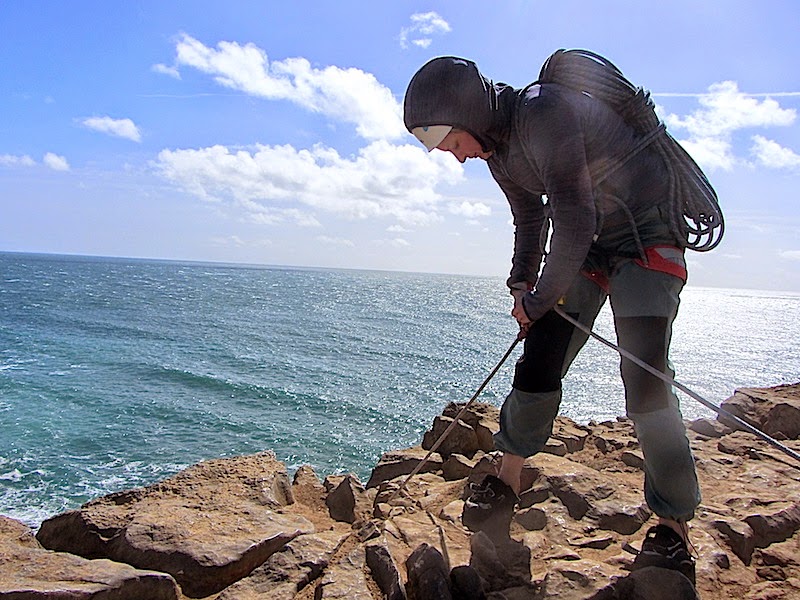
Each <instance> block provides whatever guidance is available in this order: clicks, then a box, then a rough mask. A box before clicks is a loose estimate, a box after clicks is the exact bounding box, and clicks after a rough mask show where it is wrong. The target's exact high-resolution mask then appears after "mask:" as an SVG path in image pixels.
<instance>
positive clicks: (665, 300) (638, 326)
mask: <svg viewBox="0 0 800 600" xmlns="http://www.w3.org/2000/svg"><path fill="white" fill-rule="evenodd" d="M682 288H683V280H682V279H680V278H678V277H675V276H673V275H669V274H667V273H663V272H659V271H654V270H652V269H647V268H644V267H642V266H640V265H639V264H637V263H636V262H635V261H633V260H623V261H620V262H619V263H618V264H616V265H615V267H614V269H613V271H612V273H611V275H610V277H609V278H608V287H607V290H606V289H604V288H602V287H600V286H599V285H597V284H596V283H594V282H593V281H591V280H590V279H589V278H587V277H585V276H584V275H582V274H579V275H578V276H577V277H576V279H575V281H574V282H573V284H572V286H571V287H570V289H569V291H568V292H567V294H566V296H565V298H564V303H563V305H562V308H563V310H564V311H565V312H567V313H568V314H570V315H571V316H573V317H574V318H575V319H577V320H578V321H580V322H581V323H583V324H585V325H587V326H590V327H591V326H592V325H593V324H594V321H595V319H596V317H597V314H598V313H599V312H600V309H601V308H602V306H603V304H604V303H605V300H606V298H607V297H608V298H610V300H611V308H612V311H613V313H614V326H615V329H616V331H617V342H618V344H619V345H620V346H621V347H622V348H624V349H626V350H628V351H629V352H631V353H632V354H633V355H635V356H637V357H638V358H640V359H641V360H643V361H645V362H646V363H648V364H650V365H652V366H653V367H655V368H657V369H659V370H661V371H662V372H664V373H666V374H667V375H670V376H673V375H674V371H673V370H672V368H671V365H670V363H669V344H670V339H671V336H672V323H673V321H674V320H675V316H676V315H677V312H678V304H679V294H680V291H681V289H682ZM587 339H588V334H586V333H584V332H582V331H581V330H579V329H576V328H575V327H573V326H572V325H570V324H569V323H568V322H567V321H566V320H564V319H563V318H561V317H560V316H559V315H557V314H556V313H555V312H554V311H550V312H549V313H547V314H546V315H545V316H544V317H542V318H541V319H540V320H538V321H536V322H535V323H534V324H533V325H532V326H531V329H530V331H529V332H528V336H527V337H526V339H525V350H524V352H523V354H522V356H521V357H520V359H519V360H518V361H517V364H516V367H515V373H514V383H513V389H512V391H511V393H510V394H509V396H508V397H507V398H506V400H505V402H504V403H503V407H502V409H501V412H500V431H499V432H498V433H497V434H496V435H495V439H494V441H495V447H496V448H497V449H499V450H501V451H503V452H508V453H510V454H516V455H518V456H533V455H534V454H536V453H537V452H539V451H541V449H542V448H544V445H545V443H546V442H547V438H548V437H549V436H550V435H551V433H552V428H553V420H554V419H555V417H556V415H557V414H558V408H559V405H560V403H561V380H562V378H563V377H564V376H565V375H566V373H567V370H568V369H569V367H570V365H571V364H572V361H573V360H574V359H575V356H576V355H577V354H578V352H579V351H580V349H581V348H582V347H583V345H584V344H585V343H586V340H587ZM620 372H621V375H622V380H623V383H624V385H625V407H626V412H627V414H628V416H629V417H630V418H631V420H632V421H633V425H634V428H635V430H636V434H637V437H638V438H639V444H640V446H641V449H642V454H643V455H644V473H645V483H644V491H645V499H646V501H647V504H648V506H649V507H650V509H651V510H652V511H653V512H654V513H656V514H657V515H658V516H660V517H664V518H669V519H673V520H676V521H688V520H690V519H691V518H692V517H693V516H694V510H695V508H697V506H698V504H699V503H700V490H699V486H698V483H697V474H696V472H695V467H694V459H693V457H692V453H691V449H690V448H689V441H688V439H687V437H686V429H685V427H684V424H683V418H682V416H681V413H680V408H679V405H678V398H677V397H676V395H675V392H674V390H673V389H672V386H670V385H668V384H666V383H664V382H663V381H662V380H660V379H659V378H657V377H655V376H653V375H651V374H649V373H648V372H647V371H645V370H644V369H642V368H641V367H638V366H636V365H635V364H633V363H632V362H631V361H629V360H627V359H622V360H621V363H620Z"/></svg>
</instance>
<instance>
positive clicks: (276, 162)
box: [156, 141, 463, 224]
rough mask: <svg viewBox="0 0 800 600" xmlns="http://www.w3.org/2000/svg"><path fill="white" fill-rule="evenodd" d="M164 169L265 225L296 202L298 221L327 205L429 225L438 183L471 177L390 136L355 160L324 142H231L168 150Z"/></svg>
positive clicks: (355, 215)
mask: <svg viewBox="0 0 800 600" xmlns="http://www.w3.org/2000/svg"><path fill="white" fill-rule="evenodd" d="M156 167H157V168H158V169H159V170H160V171H161V173H162V175H163V176H165V177H166V178H167V179H170V180H171V181H173V182H175V183H176V184H178V185H180V186H181V187H183V188H184V189H186V190H187V191H189V192H191V193H193V194H195V195H197V196H199V197H202V198H205V199H207V200H216V201H225V202H231V203H233V204H235V205H237V206H238V207H240V208H241V209H243V210H244V211H245V213H246V214H247V215H248V217H249V218H251V219H252V220H257V221H259V222H263V223H274V222H278V221H279V220H281V219H283V218H285V217H286V213H281V212H280V210H281V209H282V210H286V209H287V208H289V209H295V210H298V211H300V212H299V213H295V219H296V220H297V219H298V218H300V217H299V215H300V214H303V215H306V214H307V213H308V212H309V211H312V212H313V211H324V212H327V213H332V214H336V215H338V216H341V217H344V218H349V219H365V218H373V217H378V218H388V219H394V220H396V221H398V222H400V223H405V224H427V223H430V222H433V221H436V220H439V219H440V216H439V212H438V211H439V206H438V205H439V203H440V202H441V196H440V195H439V194H438V193H437V192H436V191H435V187H436V185H437V184H438V183H439V182H446V183H449V184H452V183H457V182H458V181H460V180H461V178H462V177H463V170H462V168H461V165H460V164H458V163H457V162H455V161H453V160H448V157H447V156H445V155H444V153H440V154H438V155H437V154H428V153H427V152H425V151H424V149H423V148H420V147H417V146H412V145H402V146H396V145H392V144H389V143H388V142H385V141H377V142H373V143H371V144H369V145H368V146H366V147H364V148H362V149H361V150H360V151H359V152H358V155H357V156H354V157H350V158H344V157H341V156H340V155H339V154H338V153H337V152H336V150H334V149H332V148H328V147H325V146H322V145H317V146H314V147H313V148H312V149H310V150H296V149H295V148H293V147H291V146H288V145H287V146H263V145H258V146H256V147H255V149H254V150H253V151H252V152H250V151H246V150H230V149H228V148H226V147H224V146H213V147H209V148H201V149H198V150H191V149H190V150H163V151H161V152H160V153H159V155H158V162H157V164H156ZM298 207H301V208H298ZM276 211H277V212H276ZM308 218H309V219H313V217H308Z"/></svg>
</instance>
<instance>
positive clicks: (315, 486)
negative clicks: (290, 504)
mask: <svg viewBox="0 0 800 600" xmlns="http://www.w3.org/2000/svg"><path fill="white" fill-rule="evenodd" d="M325 493H326V490H325V486H324V485H323V484H322V482H321V481H320V480H319V477H317V474H316V473H315V472H314V469H312V468H311V467H309V466H308V465H303V466H302V467H300V468H299V469H297V471H295V474H294V478H293V479H292V495H293V496H294V498H295V500H296V501H297V502H302V503H303V504H305V505H306V506H308V507H309V508H323V507H324V506H325Z"/></svg>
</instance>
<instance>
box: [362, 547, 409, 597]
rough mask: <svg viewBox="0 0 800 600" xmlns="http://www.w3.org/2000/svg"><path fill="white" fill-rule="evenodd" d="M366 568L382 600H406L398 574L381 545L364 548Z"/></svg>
mask: <svg viewBox="0 0 800 600" xmlns="http://www.w3.org/2000/svg"><path fill="white" fill-rule="evenodd" d="M366 560H367V567H369V570H370V573H372V578H373V579H374V580H375V583H377V584H378V587H379V588H380V590H381V593H382V594H383V598H384V600H406V591H405V588H404V587H403V583H402V581H400V572H399V571H398V569H397V565H396V564H395V562H394V560H393V559H392V555H391V554H390V553H389V549H388V548H387V547H386V546H385V545H383V544H369V545H368V546H367V547H366Z"/></svg>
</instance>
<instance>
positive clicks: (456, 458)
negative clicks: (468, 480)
mask: <svg viewBox="0 0 800 600" xmlns="http://www.w3.org/2000/svg"><path fill="white" fill-rule="evenodd" d="M476 463H477V461H476V460H474V459H470V458H467V457H466V456H464V455H463V454H458V453H454V454H451V455H450V456H449V457H448V458H447V460H446V461H444V464H443V465H442V475H443V476H444V478H445V479H447V480H448V481H452V480H454V479H463V478H465V477H469V475H470V473H471V472H472V469H473V468H474V467H475V464H476Z"/></svg>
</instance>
